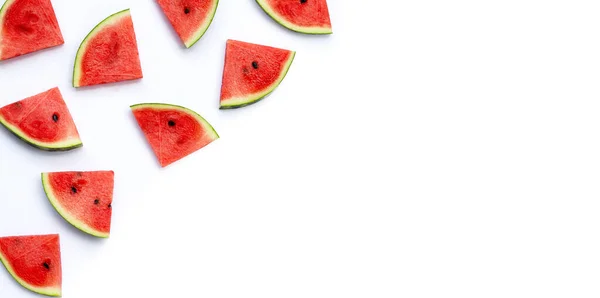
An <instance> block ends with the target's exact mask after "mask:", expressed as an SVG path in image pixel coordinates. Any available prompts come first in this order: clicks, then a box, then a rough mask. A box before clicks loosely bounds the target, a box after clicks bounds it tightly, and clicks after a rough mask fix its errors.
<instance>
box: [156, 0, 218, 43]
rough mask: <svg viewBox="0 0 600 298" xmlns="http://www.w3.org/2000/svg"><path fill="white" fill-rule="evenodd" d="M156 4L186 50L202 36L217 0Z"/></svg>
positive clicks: (173, 0)
mask: <svg viewBox="0 0 600 298" xmlns="http://www.w3.org/2000/svg"><path fill="white" fill-rule="evenodd" d="M157 2H158V4H159V5H160V8H161V9H162V11H163V12H164V14H165V16H166V17H167V19H169V22H170V23H171V25H172V26H173V29H175V32H177V35H179V38H180V39H181V40H182V41H183V43H184V44H185V46H186V47H188V48H189V47H191V46H192V45H194V44H195V43H196V42H197V41H198V40H199V39H200V38H201V37H202V35H204V33H205V32H206V30H207V29H208V27H209V26H210V23H211V22H212V19H213V17H214V16H215V12H216V11H217V5H218V4H219V1H218V0H157Z"/></svg>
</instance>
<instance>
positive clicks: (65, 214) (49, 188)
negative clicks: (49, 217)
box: [42, 173, 110, 238]
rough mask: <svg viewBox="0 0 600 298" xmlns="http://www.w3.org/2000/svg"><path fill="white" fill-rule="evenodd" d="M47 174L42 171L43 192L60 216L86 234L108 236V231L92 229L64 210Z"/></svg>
mask: <svg viewBox="0 0 600 298" xmlns="http://www.w3.org/2000/svg"><path fill="white" fill-rule="evenodd" d="M48 174H49V173H42V185H43V187H44V192H45V193H46V197H47V198H48V201H50V204H52V207H54V209H55V210H56V212H58V214H60V216H62V218H64V219H65V220H66V221H67V222H68V223H70V224H71V225H73V226H74V227H76V228H77V229H79V230H81V231H82V232H85V233H88V234H90V235H92V236H95V237H98V238H109V237H110V233H103V232H100V231H97V230H95V229H93V228H92V227H90V226H88V225H87V224H85V223H84V222H82V221H80V220H77V219H76V218H74V217H73V216H71V215H70V214H69V212H67V210H65V209H64V208H63V207H62V205H61V204H60V203H59V202H58V200H57V199H56V195H55V194H54V191H53V190H52V186H51V185H50V183H49V182H48Z"/></svg>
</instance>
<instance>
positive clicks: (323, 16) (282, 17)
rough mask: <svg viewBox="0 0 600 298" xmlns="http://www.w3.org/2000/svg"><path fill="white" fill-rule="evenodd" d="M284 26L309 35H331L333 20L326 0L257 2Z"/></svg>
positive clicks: (270, 0) (266, 0)
mask: <svg viewBox="0 0 600 298" xmlns="http://www.w3.org/2000/svg"><path fill="white" fill-rule="evenodd" d="M256 2H258V4H259V5H260V6H261V7H262V8H263V10H264V11H265V12H266V13H267V14H268V15H269V16H271V17H272V18H273V19H274V20H275V21H277V22H278V23H280V24H281V25H282V26H284V27H286V28H288V29H291V30H293V31H297V32H300V33H308V34H330V33H332V29H331V19H330V17H329V9H328V7H327V1H326V0H256Z"/></svg>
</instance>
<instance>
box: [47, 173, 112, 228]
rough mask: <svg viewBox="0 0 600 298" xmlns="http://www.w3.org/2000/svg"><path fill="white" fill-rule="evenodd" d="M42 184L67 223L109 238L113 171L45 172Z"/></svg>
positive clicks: (49, 198) (51, 201)
mask: <svg viewBox="0 0 600 298" xmlns="http://www.w3.org/2000/svg"><path fill="white" fill-rule="evenodd" d="M42 183H43V186H44V191H45V192H46V196H47V197H48V200H50V203H51V204H52V206H54V208H55V209H56V211H57V212H58V213H59V214H60V215H61V216H62V217H63V218H64V219H65V220H66V221H67V222H69V223H70V224H72V225H73V226H75V227H77V228H78V229H80V230H81V231H83V232H86V233H88V234H90V235H93V236H96V237H102V238H107V237H109V235H110V226H111V217H112V202H113V188H114V172H113V171H86V172H77V171H69V172H51V173H43V174H42Z"/></svg>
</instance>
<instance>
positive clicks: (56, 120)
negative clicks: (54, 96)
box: [52, 113, 58, 122]
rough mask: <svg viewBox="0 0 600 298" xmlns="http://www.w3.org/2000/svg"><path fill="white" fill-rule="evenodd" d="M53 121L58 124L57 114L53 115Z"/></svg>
mask: <svg viewBox="0 0 600 298" xmlns="http://www.w3.org/2000/svg"><path fill="white" fill-rule="evenodd" d="M52 120H53V121H54V122H58V115H57V114H56V113H54V114H52Z"/></svg>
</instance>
